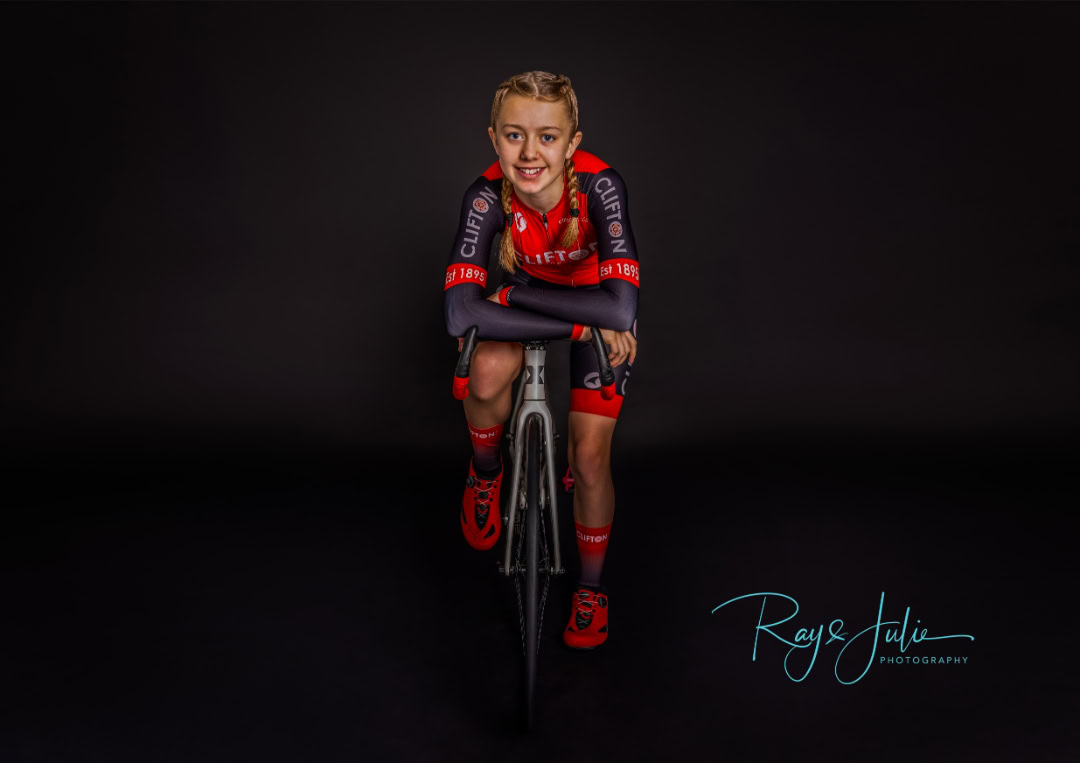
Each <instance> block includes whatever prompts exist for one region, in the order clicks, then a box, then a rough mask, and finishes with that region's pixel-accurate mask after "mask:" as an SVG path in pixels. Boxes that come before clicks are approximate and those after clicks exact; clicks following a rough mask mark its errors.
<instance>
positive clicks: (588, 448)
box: [568, 438, 611, 486]
mask: <svg viewBox="0 0 1080 763" xmlns="http://www.w3.org/2000/svg"><path fill="white" fill-rule="evenodd" d="M568 455H569V460H570V470H571V471H572V472H573V473H574V480H575V481H577V480H580V481H581V482H582V483H583V484H584V485H586V486H592V485H598V484H600V483H601V482H603V481H604V480H606V479H608V478H609V476H610V474H611V447H610V443H609V442H607V441H605V440H602V439H598V438H592V439H580V440H577V441H574V442H572V443H571V445H570V448H569V453H568Z"/></svg>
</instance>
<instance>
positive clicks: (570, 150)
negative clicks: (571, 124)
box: [488, 127, 581, 159]
mask: <svg viewBox="0 0 1080 763" xmlns="http://www.w3.org/2000/svg"><path fill="white" fill-rule="evenodd" d="M488 129H489V130H490V129H491V128H490V127H489V128H488ZM579 143H581V130H578V131H577V132H576V133H574V137H572V138H571V139H570V145H569V146H568V147H567V149H566V158H567V159H569V158H570V157H571V156H573V155H574V152H575V151H577V147H578V144H579Z"/></svg>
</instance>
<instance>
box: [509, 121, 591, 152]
mask: <svg viewBox="0 0 1080 763" xmlns="http://www.w3.org/2000/svg"><path fill="white" fill-rule="evenodd" d="M578 134H579V135H580V133H578ZM488 137H489V138H491V145H492V147H493V148H494V149H495V153H496V154H497V153H499V144H498V142H497V141H496V140H495V131H494V130H492V129H491V128H490V127H489V128H488Z"/></svg>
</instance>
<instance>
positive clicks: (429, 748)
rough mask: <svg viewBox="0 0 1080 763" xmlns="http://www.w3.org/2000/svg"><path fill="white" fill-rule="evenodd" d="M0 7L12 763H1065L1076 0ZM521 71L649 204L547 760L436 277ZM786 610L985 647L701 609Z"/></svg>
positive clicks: (4, 649)
mask: <svg viewBox="0 0 1080 763" xmlns="http://www.w3.org/2000/svg"><path fill="white" fill-rule="evenodd" d="M0 19H2V26H3V28H4V31H3V33H2V35H3V39H4V46H3V53H2V54H0V55H3V57H4V80H5V93H6V96H7V104H8V106H7V108H6V109H5V111H6V113H7V116H6V117H5V132H6V133H7V139H6V140H5V145H4V155H5V167H6V171H5V181H6V182H5V184H4V185H5V206H6V210H7V214H6V218H7V220H6V225H5V233H6V236H5V239H6V240H7V242H8V243H7V244H6V245H5V247H4V249H5V258H4V287H5V288H4V293H5V299H4V303H3V311H4V318H5V331H4V332H3V346H2V348H0V349H2V351H3V359H4V362H3V366H2V370H3V377H2V379H3V382H2V383H3V422H4V425H3V427H2V430H0V431H2V433H3V434H2V436H3V444H4V448H5V473H6V475H7V476H6V478H5V479H6V484H7V485H8V486H9V491H8V492H9V499H8V500H5V504H7V509H6V510H5V522H6V527H5V530H4V532H3V533H2V538H3V540H2V541H0V544H2V545H0V552H2V553H0V594H2V597H3V598H2V601H3V602H4V607H3V613H4V614H3V618H2V620H0V686H2V687H3V688H2V689H0V703H2V704H0V717H2V720H0V759H3V760H5V761H7V760H20V761H21V760H35V761H36V760H43V761H59V760H98V759H101V760H113V761H115V760H139V761H146V760H193V759H199V760H208V759H213V760H219V759H220V760H236V759H248V758H255V757H256V756H258V757H259V758H263V759H278V758H280V759H285V760H295V759H300V758H305V759H316V760H339V759H340V760H344V759H355V757H356V756H357V755H358V754H359V755H363V754H373V755H376V756H378V757H380V758H385V759H409V760H430V759H457V758H463V757H471V758H481V759H488V758H494V757H496V756H505V755H515V756H517V757H526V758H528V757H530V756H531V755H535V756H537V757H542V758H544V759H565V760H603V759H608V758H609V757H610V758H612V759H615V758H620V759H631V760H633V759H641V760H654V759H658V758H660V757H664V756H666V755H668V754H674V755H680V756H682V757H685V758H687V759H701V760H713V759H721V758H724V759H734V760H764V759H776V758H780V757H784V756H790V755H792V754H794V752H795V751H798V754H799V755H800V757H803V758H809V759H818V758H820V759H827V758H828V759H835V760H865V759H868V758H870V757H877V758H881V759H889V760H892V759H897V760H899V759H905V760H910V759H915V758H918V759H924V760H1015V759H1018V758H1020V757H1023V758H1025V759H1032V760H1062V759H1064V756H1066V755H1068V754H1071V753H1072V752H1075V749H1076V747H1075V744H1072V746H1071V747H1070V743H1071V742H1073V741H1074V740H1067V738H1066V736H1067V733H1066V729H1067V728H1070V727H1071V724H1072V720H1071V719H1072V718H1073V717H1075V716H1074V714H1075V711H1076V710H1077V697H1076V691H1075V670H1074V668H1073V660H1072V658H1071V657H1070V654H1071V647H1070V638H1071V631H1070V630H1069V629H1070V628H1071V627H1073V626H1075V615H1074V614H1073V612H1072V607H1071V600H1072V598H1073V597H1072V595H1071V592H1070V589H1068V588H1067V586H1066V584H1065V582H1064V581H1065V580H1066V579H1067V577H1068V575H1069V573H1070V572H1071V571H1072V566H1073V565H1072V560H1071V557H1072V556H1073V555H1074V546H1073V543H1072V534H1071V533H1072V524H1073V522H1072V514H1073V512H1074V508H1073V507H1074V505H1075V501H1076V497H1077V496H1076V491H1075V488H1074V487H1073V486H1072V484H1071V483H1070V481H1069V472H1070V470H1071V469H1074V468H1075V467H1074V464H1075V459H1074V456H1073V454H1072V453H1071V452H1070V451H1069V448H1070V446H1072V445H1074V440H1075V435H1076V431H1077V425H1078V423H1080V416H1078V413H1080V406H1078V403H1077V395H1076V392H1075V390H1076V389H1077V386H1078V381H1080V378H1078V377H1080V373H1078V371H1080V363H1078V358H1077V351H1076V350H1077V342H1076V340H1077V337H1078V332H1080V312H1078V311H1080V308H1078V305H1080V301H1078V297H1080V288H1078V287H1080V265H1078V258H1077V253H1078V244H1080V218H1078V202H1080V185H1078V181H1077V170H1078V169H1080V162H1078V156H1077V153H1078V149H1077V141H1076V139H1075V136H1076V135H1077V134H1078V132H1080V119H1078V116H1080V114H1078V108H1077V105H1076V97H1075V83H1076V77H1077V74H1078V69H1080V67H1078V65H1077V64H1078V62H1077V54H1076V52H1075V49H1076V45H1075V40H1076V36H1077V32H1078V28H1080V24H1078V22H1080V9H1078V7H1077V6H1076V5H1073V4H1044V5H1011V4H992V5H968V4H964V5H953V4H949V5H930V4H910V5H893V4H888V5H876V4H874V5H869V4H867V5H855V4H842V5H780V4H768V5H723V6H715V5H706V4H679V5H663V6H661V5H651V4H625V5H624V4H616V3H607V4H595V5H589V4H581V3H575V4H550V3H548V4H541V5H532V4H514V5H504V6H496V5H494V4H479V5H471V4H449V3H447V4H435V5H428V4H405V5H395V6H389V5H376V4H354V5H338V4H317V5H292V4H265V5H257V4H235V5H233V4H230V5H210V4H199V5H162V4H153V5H150V4H147V5H62V4H49V5H5V6H4V8H3V11H2V14H0ZM533 68H538V69H546V70H550V71H556V72H561V73H565V74H568V75H569V76H570V77H571V78H572V79H573V82H574V85H575V88H576V90H577V93H578V97H579V100H580V103H581V126H582V130H583V132H584V136H585V137H584V141H583V143H582V148H584V149H585V150H588V151H591V152H593V153H596V154H597V155H599V156H600V157H601V158H603V159H604V160H605V161H607V162H609V163H610V164H612V165H613V166H614V167H616V168H617V169H618V170H619V172H620V173H621V174H622V175H623V177H624V178H625V180H626V182H627V184H628V187H629V191H630V205H629V206H630V213H631V215H632V216H633V221H634V229H635V235H636V238H637V244H638V248H639V252H640V257H641V262H642V269H643V274H644V282H643V283H644V290H643V293H642V298H641V306H640V311H639V316H640V321H641V325H640V357H639V361H638V363H636V364H635V368H634V374H633V381H632V383H631V385H630V394H629V396H628V398H627V402H626V405H625V406H624V409H623V415H622V417H621V419H620V423H619V427H618V431H617V435H616V439H615V444H614V448H613V452H614V472H615V481H616V489H617V493H618V504H617V505H618V507H619V510H618V511H617V512H616V515H617V517H618V519H617V521H616V523H615V527H616V528H617V529H615V530H614V532H613V536H612V537H613V540H612V545H611V547H610V550H609V556H608V561H607V566H606V571H605V580H606V583H607V584H608V586H609V588H610V590H611V594H612V601H613V605H612V606H613V609H612V613H613V614H612V618H613V619H612V637H611V638H610V639H609V642H608V643H607V644H605V646H604V647H603V648H602V649H601V650H598V651H596V652H595V653H591V654H586V655H581V654H573V653H567V652H565V651H563V650H562V649H561V646H560V642H559V635H558V630H559V624H561V621H564V619H565V617H566V606H565V601H564V600H565V598H566V594H567V591H566V590H565V586H564V585H563V581H560V583H559V585H558V586H557V587H556V588H555V589H554V591H555V593H554V594H553V596H554V599H553V602H554V603H553V604H551V605H550V606H549V613H550V614H549V618H550V619H551V620H555V621H556V622H557V624H556V625H551V624H550V622H547V623H546V626H547V628H546V631H545V642H544V647H543V650H542V653H541V663H540V664H541V685H540V702H541V707H540V711H539V713H540V714H539V716H538V724H539V726H538V729H537V731H536V732H535V733H534V734H533V735H531V736H530V737H525V738H522V737H520V736H518V735H517V734H516V732H515V730H514V728H513V720H514V719H513V708H514V703H515V699H516V694H515V691H516V686H515V676H514V673H513V670H514V666H515V662H514V660H515V648H516V644H515V640H516V639H517V632H516V623H515V620H516V612H515V610H514V605H513V600H512V592H510V591H509V589H508V588H507V586H506V585H505V584H504V583H503V581H499V580H497V579H496V578H495V574H494V571H493V567H494V561H493V558H494V554H495V552H489V553H488V554H486V555H485V554H476V553H475V552H472V551H471V550H469V549H467V547H466V546H465V544H464V543H463V541H462V540H461V539H460V537H459V535H460V531H459V530H458V528H457V527H456V524H457V519H456V503H457V501H458V500H459V498H458V495H459V491H460V484H461V479H462V476H463V474H464V470H465V466H466V463H467V457H468V440H467V436H466V433H465V428H464V420H463V416H462V414H461V411H460V406H459V405H458V404H457V403H456V402H454V401H453V400H452V398H451V397H450V394H449V382H450V373H451V371H452V366H453V362H454V359H455V357H456V353H455V350H454V348H455V343H454V341H453V340H452V339H451V338H449V337H447V336H446V334H445V328H444V326H443V321H442V314H441V310H442V303H441V296H440V291H441V287H440V283H441V276H442V273H443V271H444V268H445V264H446V260H447V255H448V247H449V245H450V242H451V238H452V236H453V232H454V229H455V227H456V215H457V212H458V209H459V206H460V200H461V194H462V192H463V190H464V189H465V187H466V186H467V185H468V184H469V183H470V182H471V181H472V179H474V178H475V177H476V176H477V175H478V174H479V173H480V172H481V171H482V170H483V169H484V168H486V166H488V164H490V163H491V162H492V161H494V153H493V151H492V149H491V146H490V143H489V141H488V139H487V136H486V134H485V130H486V126H487V120H488V113H489V109H490V103H491V97H492V94H493V93H494V90H495V87H496V86H497V85H498V83H499V82H500V81H501V80H502V79H504V78H505V77H507V76H509V75H510V74H513V73H517V72H519V71H524V70H528V69H533ZM562 349H563V348H555V350H562ZM555 350H553V352H552V354H553V355H554V356H555V357H554V358H553V363H554V364H555V367H556V368H559V365H558V364H559V363H560V362H563V361H561V359H560V356H559V354H558V353H556V352H555ZM562 367H563V368H565V365H563V366H562ZM552 378H558V376H553V377H552ZM554 394H555V398H554V401H553V405H554V408H555V410H556V411H557V412H558V413H559V414H560V417H559V418H560V419H561V420H563V421H564V420H565V418H564V417H565V410H566V399H567V393H566V390H565V387H556V390H555V393H554ZM563 509H564V514H563V516H564V517H566V518H567V520H564V529H566V528H567V526H569V524H570V523H569V521H568V518H569V516H570V515H569V507H568V506H564V507H563ZM564 543H565V547H564V551H566V552H568V554H569V557H570V560H569V564H570V565H571V566H575V565H576V554H575V553H574V552H573V548H574V546H573V537H572V534H571V535H570V536H568V537H567V538H564ZM575 571H576V570H573V569H572V570H571V571H570V572H571V574H570V575H569V576H568V577H570V578H572V577H573V574H574V572H575ZM566 582H572V581H566ZM759 590H772V591H781V592H785V593H788V594H790V595H792V596H795V597H796V598H797V599H799V601H800V604H801V605H802V607H803V609H802V611H801V612H800V616H799V618H800V624H803V625H808V626H809V625H812V624H814V623H816V622H821V621H825V622H827V621H828V620H829V619H831V618H833V617H843V618H845V620H846V621H847V622H849V623H850V624H855V623H860V624H861V625H860V627H865V625H869V624H870V623H872V622H873V617H874V615H875V614H876V603H877V599H878V596H879V595H880V593H881V592H882V591H885V593H886V606H887V607H888V608H894V611H893V612H892V614H893V615H899V616H901V617H902V614H903V612H902V609H903V607H905V606H911V607H912V608H913V614H912V617H921V618H922V620H923V623H924V624H929V627H930V628H931V632H932V633H951V632H964V633H972V634H974V635H975V636H976V641H975V642H974V643H973V644H971V645H968V646H964V647H962V648H961V647H956V648H953V647H952V646H951V645H952V644H957V643H959V642H940V643H943V644H948V645H950V647H949V648H948V649H941V648H937V649H931V648H930V647H927V646H925V645H924V646H923V647H921V648H922V649H923V650H924V651H923V652H922V653H925V654H933V653H942V654H945V653H949V654H952V653H954V652H956V653H963V654H966V655H969V656H970V659H969V664H968V665H966V666H961V667H955V668H947V669H946V668H934V667H932V666H907V667H902V668H901V667H892V668H886V667H885V666H881V667H875V668H874V669H872V670H871V672H870V674H869V675H868V677H867V678H866V679H864V680H863V681H862V682H860V683H859V684H856V685H854V686H840V685H838V684H837V683H836V681H835V679H833V677H832V675H831V661H830V660H827V659H826V655H825V653H824V650H823V656H822V658H821V661H820V662H819V665H818V667H816V668H815V670H814V672H813V673H812V674H811V676H810V678H808V679H807V680H806V681H805V682H803V683H799V684H795V683H792V682H790V681H789V680H788V679H787V678H785V677H784V676H783V672H782V667H781V660H782V659H783V651H781V650H778V649H772V648H769V649H767V650H766V653H765V654H759V658H758V661H757V662H751V661H750V648H751V646H752V643H751V640H752V634H753V624H754V622H756V618H755V617H754V616H753V613H752V612H749V611H746V610H744V611H742V612H741V613H739V612H731V613H730V614H728V615H721V614H719V613H718V614H717V615H711V614H710V610H711V609H712V608H713V607H714V606H716V605H717V604H719V603H721V602H722V601H724V600H727V599H729V598H731V597H733V596H737V595H740V594H743V593H750V592H752V591H759ZM897 610H900V611H897ZM803 617H805V618H806V621H805V622H802V618H803ZM775 646H779V645H775ZM917 648H919V647H914V648H913V649H917Z"/></svg>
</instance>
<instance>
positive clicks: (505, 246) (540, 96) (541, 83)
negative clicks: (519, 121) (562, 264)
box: [491, 71, 579, 273]
mask: <svg viewBox="0 0 1080 763" xmlns="http://www.w3.org/2000/svg"><path fill="white" fill-rule="evenodd" d="M511 93H514V94H517V95H523V96H525V97H526V98H534V99H536V100H538V101H548V102H550V103H557V102H558V101H563V102H564V103H565V104H566V111H567V115H568V116H569V117H570V134H571V135H573V134H574V133H576V132H577V130H578V102H577V94H576V93H575V92H574V88H573V87H572V86H571V85H570V78H569V77H567V76H564V75H561V74H551V73H550V72H541V71H533V72H524V73H523V74H516V75H514V76H513V77H511V78H510V79H508V80H506V81H505V82H503V83H502V84H501V85H499V87H498V89H497V90H496V91H495V100H494V101H492V104H491V129H492V130H494V129H495V120H496V118H498V116H499V110H500V109H501V108H502V104H503V101H504V100H506V96H508V95H510V94H511ZM563 171H564V172H565V173H566V182H567V186H568V188H567V191H568V195H569V196H570V209H572V210H577V209H578V188H579V186H578V178H577V173H576V172H575V171H574V162H573V159H567V160H566V164H565V166H564V168H563ZM513 191H514V186H513V184H511V182H510V180H509V179H508V178H506V177H504V178H503V182H502V208H503V212H504V213H505V214H506V230H504V231H503V237H502V246H501V247H500V248H499V264H500V265H502V267H503V268H504V269H505V270H506V271H507V272H509V273H513V272H514V269H515V267H516V266H517V261H516V257H515V256H514V237H513V234H512V233H511V230H510V226H511V225H513V212H512V211H511V206H510V198H511V195H512V194H513ZM578 230H579V229H578V214H577V213H576V212H571V213H570V223H569V224H568V225H567V226H566V231H565V232H564V233H563V237H562V241H561V242H560V243H561V245H562V246H563V248H564V249H569V248H570V246H571V245H573V243H574V242H575V241H577V237H578Z"/></svg>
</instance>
